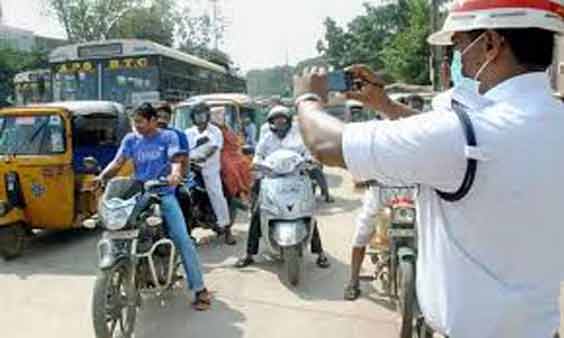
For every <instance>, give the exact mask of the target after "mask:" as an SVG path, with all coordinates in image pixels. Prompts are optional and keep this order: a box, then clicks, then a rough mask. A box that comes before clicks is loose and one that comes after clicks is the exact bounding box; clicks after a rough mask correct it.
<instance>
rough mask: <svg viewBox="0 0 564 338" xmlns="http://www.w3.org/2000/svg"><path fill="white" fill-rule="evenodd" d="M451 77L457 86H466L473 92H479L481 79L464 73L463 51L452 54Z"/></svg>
mask: <svg viewBox="0 0 564 338" xmlns="http://www.w3.org/2000/svg"><path fill="white" fill-rule="evenodd" d="M450 77H451V79H452V82H453V83H454V86H455V87H464V88H466V89H467V90H469V91H472V92H478V90H479V88H480V82H479V81H476V80H474V79H471V78H469V77H466V76H464V74H463V73H462V53H461V52H459V51H455V52H454V54H453V56H452V63H451V64H450Z"/></svg>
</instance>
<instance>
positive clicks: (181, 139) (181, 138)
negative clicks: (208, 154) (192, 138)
mask: <svg viewBox="0 0 564 338" xmlns="http://www.w3.org/2000/svg"><path fill="white" fill-rule="evenodd" d="M165 130H170V131H173V132H175V133H176V136H178V145H179V146H180V150H182V151H185V152H186V153H188V151H189V150H190V147H189V144H188V137H187V136H186V133H185V132H183V131H182V130H180V129H177V128H173V127H166V128H165Z"/></svg>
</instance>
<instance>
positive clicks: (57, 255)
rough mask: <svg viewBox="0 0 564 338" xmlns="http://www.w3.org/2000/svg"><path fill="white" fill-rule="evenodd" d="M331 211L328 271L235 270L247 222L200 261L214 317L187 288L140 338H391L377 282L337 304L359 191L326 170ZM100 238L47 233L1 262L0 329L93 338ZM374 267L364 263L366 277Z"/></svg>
mask: <svg viewBox="0 0 564 338" xmlns="http://www.w3.org/2000/svg"><path fill="white" fill-rule="evenodd" d="M328 174H329V175H328V178H329V181H330V184H331V187H332V193H333V194H334V196H335V198H336V202H335V203H334V204H329V205H327V204H325V203H323V202H321V201H320V203H319V205H320V206H319V215H320V216H319V221H320V228H321V229H320V230H321V236H322V239H323V242H324V246H325V249H326V251H327V253H328V254H329V256H330V260H331V263H332V266H331V268H330V269H329V270H321V269H318V268H316V266H315V264H314V257H311V256H309V257H307V259H306V261H307V263H306V269H307V270H306V271H307V272H306V276H305V277H304V281H303V283H302V284H301V286H299V287H297V288H293V287H290V286H288V285H286V284H285V283H282V281H281V278H280V274H279V270H280V268H279V265H278V264H277V263H274V262H271V261H268V260H267V259H264V258H262V257H259V259H260V263H259V264H257V265H256V266H254V267H249V268H246V269H243V270H237V269H235V268H233V267H232V266H233V264H234V262H235V261H236V259H237V257H238V256H239V255H240V254H241V253H243V251H244V244H245V238H246V230H247V220H246V217H245V216H243V217H241V219H240V221H239V222H238V223H237V224H236V226H235V232H236V236H237V239H238V244H237V246H234V247H228V246H225V245H223V244H221V243H220V242H219V241H217V240H216V239H215V238H213V237H209V236H210V234H209V233H205V232H198V233H197V234H196V235H197V237H200V238H202V242H203V243H202V245H201V246H200V249H199V250H200V253H201V257H202V263H203V267H204V270H205V279H206V283H207V284H208V287H209V289H211V290H212V291H213V292H214V302H213V305H212V310H211V311H208V312H204V313H197V312H195V311H193V310H192V309H191V307H190V299H189V296H188V293H187V292H186V290H185V289H183V288H181V289H178V290H177V291H176V292H175V294H174V296H173V297H170V298H168V299H167V300H166V302H165V303H164V304H163V303H162V302H160V301H158V300H156V299H149V300H147V301H146V302H145V303H144V306H143V308H142V309H141V310H140V312H139V314H138V321H137V326H136V336H135V337H136V338H157V337H158V338H180V337H182V338H186V337H209V338H216V337H217V338H243V337H244V338H264V337H268V338H301V337H303V338H306V337H307V338H311V337H324V338H332V337H335V338H337V337H338V338H364V337H366V338H368V337H370V338H374V337H378V338H387V337H395V336H396V335H397V323H398V317H397V316H396V314H395V313H394V312H393V308H392V307H391V306H390V304H389V303H388V302H387V301H386V300H385V298H383V297H382V296H380V295H379V293H378V292H377V288H376V287H375V286H374V285H373V283H370V282H365V283H364V284H363V285H362V289H363V296H362V297H361V298H360V299H359V300H358V301H356V302H346V301H343V298H342V297H343V286H344V284H345V282H346V280H347V276H348V261H349V252H350V241H351V236H352V233H353V230H354V229H353V228H354V217H355V215H356V213H357V211H358V207H359V205H360V198H361V194H360V193H355V192H353V186H352V182H351V180H350V178H349V175H348V174H346V173H345V172H343V171H339V170H329V171H328ZM99 236H100V233H96V232H90V231H82V230H80V231H73V232H64V233H43V234H40V235H38V236H37V237H36V238H35V239H34V240H33V241H32V242H31V243H30V246H29V248H28V249H27V251H26V252H25V254H24V256H23V257H21V258H19V259H17V260H15V261H11V262H1V261H0V290H1V291H0V295H1V296H0V297H1V298H0V299H1V303H0V304H1V305H0V327H1V328H2V333H1V335H0V336H1V337H6V338H31V337H33V338H35V337H40V338H67V337H68V338H71V337H72V338H78V337H81V338H82V337H88V338H90V337H94V334H93V329H92V324H91V315H90V301H91V292H92V288H93V284H94V279H95V276H96V273H97V270H96V242H97V239H98V237H99ZM370 265H371V263H370V262H369V261H368V260H367V261H366V262H365V269H366V270H365V272H366V273H369V272H370V268H371V266H370Z"/></svg>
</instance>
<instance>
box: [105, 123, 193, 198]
mask: <svg viewBox="0 0 564 338" xmlns="http://www.w3.org/2000/svg"><path fill="white" fill-rule="evenodd" d="M183 153H186V152H185V151H183V150H181V149H180V146H179V143H178V136H176V133H174V132H173V131H169V130H159V131H158V132H157V134H155V135H153V136H150V137H146V136H142V135H139V134H137V133H129V134H127V135H126V136H125V137H124V139H123V141H122V142H121V146H120V148H119V150H118V153H117V155H116V156H117V157H120V156H123V157H124V158H126V159H129V160H132V161H133V165H134V167H135V179H137V180H139V181H141V182H146V181H149V180H155V179H159V178H162V177H165V176H167V175H168V174H169V173H170V162H171V159H172V158H173V157H174V156H175V155H179V154H183ZM168 190H169V192H172V191H174V190H173V189H172V188H171V189H168Z"/></svg>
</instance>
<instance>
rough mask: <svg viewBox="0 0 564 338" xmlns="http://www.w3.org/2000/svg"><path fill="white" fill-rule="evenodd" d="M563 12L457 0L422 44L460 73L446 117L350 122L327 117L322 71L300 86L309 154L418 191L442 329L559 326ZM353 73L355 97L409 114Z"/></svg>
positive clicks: (422, 238) (514, 336) (540, 1)
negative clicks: (553, 75) (439, 50)
mask: <svg viewBox="0 0 564 338" xmlns="http://www.w3.org/2000/svg"><path fill="white" fill-rule="evenodd" d="M563 14H564V7H563V6H562V3H561V2H560V1H550V0H529V1H521V0H487V1H486V0H467V1H460V2H457V3H455V5H454V7H453V9H452V10H451V12H450V13H449V17H448V18H447V20H446V22H445V24H444V26H443V29H442V30H441V31H439V32H437V33H435V34H433V35H432V36H431V37H430V38H429V42H430V43H432V44H442V45H449V44H452V45H453V47H454V50H455V55H454V57H453V63H461V65H462V66H461V67H459V68H458V69H460V70H461V72H462V75H463V76H464V78H466V79H467V81H465V82H464V84H463V85H459V86H457V87H455V88H454V89H453V94H452V101H451V105H450V107H446V108H450V109H447V110H446V111H432V112H429V113H427V114H420V115H417V116H412V117H409V118H404V119H400V120H397V121H381V122H370V123H356V124H355V123H353V124H349V125H346V126H345V125H343V124H342V123H341V122H340V121H338V120H336V119H333V118H331V117H330V116H329V115H328V114H326V113H324V112H323V107H322V101H323V100H324V99H325V98H326V97H327V90H326V88H327V77H326V74H325V73H324V72H323V71H314V72H310V73H309V74H306V75H304V76H302V77H298V78H296V80H295V83H294V88H295V91H296V94H297V96H298V98H297V100H296V102H297V106H298V111H299V118H300V126H301V130H302V134H303V137H304V141H305V143H306V145H307V146H308V148H309V149H310V151H311V152H312V153H313V154H314V156H315V157H317V158H318V159H320V160H321V161H322V162H323V163H325V164H327V165H333V166H340V167H344V168H347V169H348V170H349V171H350V172H351V173H352V174H353V176H355V178H357V179H359V180H360V181H367V180H384V181H385V180H387V179H393V180H397V181H401V182H406V183H408V184H417V185H419V192H418V197H417V210H418V222H417V224H418V228H417V231H418V258H417V282H416V287H417V298H418V303H419V305H420V308H421V311H422V313H423V315H424V318H425V321H426V323H427V324H428V326H430V327H432V328H433V329H434V330H435V331H438V332H439V333H441V334H443V335H449V336H452V337H455V338H474V337H483V338H494V337H495V338H531V337H539V338H541V337H547V338H548V337H550V336H551V335H552V333H553V330H554V329H555V328H556V327H558V324H559V311H558V298H559V286H560V281H562V280H564V260H563V259H562V257H561V256H562V255H561V249H560V248H561V247H562V244H563V243H564V227H562V226H560V224H561V222H562V220H561V216H560V213H558V212H557V211H558V210H560V208H561V206H562V203H563V202H564V157H563V156H555V154H560V152H561V150H562V149H564V133H562V126H563V125H564V106H562V104H561V103H560V102H558V101H557V100H555V99H554V98H553V97H552V90H551V88H550V81H549V78H548V76H547V73H546V69H547V68H548V67H549V66H550V64H551V63H552V56H553V50H554V38H555V33H563V32H564V21H563ZM533 44H534V45H533ZM348 70H349V71H351V72H352V73H353V76H354V78H355V81H357V82H358V83H360V84H361V85H362V88H361V89H360V90H358V91H354V92H349V93H347V94H348V96H349V97H350V98H354V99H357V100H360V101H362V102H363V103H365V104H366V105H367V106H369V107H371V108H373V109H375V110H378V111H382V112H384V113H386V114H387V115H388V116H397V115H400V114H406V113H408V114H409V113H415V112H414V111H413V110H412V109H410V108H409V107H406V106H404V105H401V104H398V103H395V102H393V101H392V100H390V99H389V98H388V96H387V95H386V94H385V92H384V90H383V82H382V81H381V80H380V79H379V78H378V77H377V76H376V75H375V74H374V72H372V71H371V70H370V69H368V68H367V67H364V66H353V67H351V68H349V69H348ZM458 94H460V95H458ZM471 126H472V127H471ZM472 131H473V132H474V133H473V134H474V135H473V136H475V140H472V137H471V136H472ZM474 141H476V142H474Z"/></svg>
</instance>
